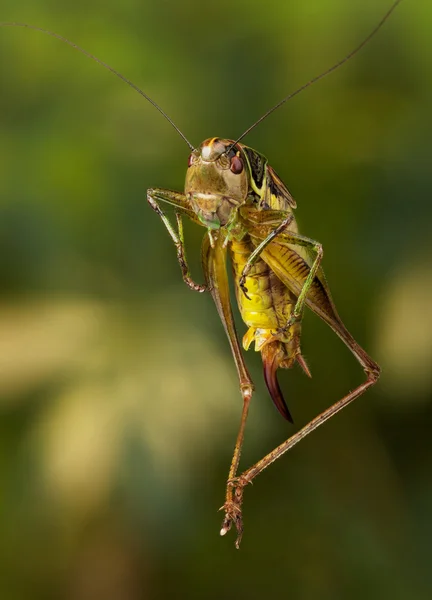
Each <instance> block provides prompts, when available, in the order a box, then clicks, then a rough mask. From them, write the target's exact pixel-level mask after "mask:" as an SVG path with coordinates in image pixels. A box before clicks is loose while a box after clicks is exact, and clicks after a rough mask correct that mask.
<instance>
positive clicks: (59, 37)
mask: <svg viewBox="0 0 432 600" xmlns="http://www.w3.org/2000/svg"><path fill="white" fill-rule="evenodd" d="M0 27H27V29H34V30H35V31H41V32H42V33H46V34H47V35H50V36H52V37H55V38H57V39H58V40H60V41H62V42H65V43H66V44H69V46H72V48H75V50H78V51H79V52H82V54H85V56H87V57H88V58H91V59H92V60H94V61H96V62H97V63H98V64H100V65H101V66H102V67H104V68H105V69H108V71H111V73H114V75H116V76H117V77H119V78H120V79H121V80H122V81H124V82H125V83H127V84H128V85H130V87H131V88H133V89H134V90H135V91H136V92H138V94H140V95H141V96H143V97H144V98H145V99H146V100H148V101H149V102H150V104H153V106H154V107H155V108H156V110H158V111H159V112H160V113H161V115H162V116H164V117H165V119H166V120H167V121H168V123H170V124H171V125H172V126H173V127H174V129H175V130H176V131H177V133H178V134H179V135H180V136H181V137H182V138H183V139H184V141H185V142H186V144H187V145H188V146H189V148H190V149H191V150H194V147H193V145H192V144H191V143H190V142H189V140H188V139H187V137H186V136H185V135H184V133H183V132H182V131H180V129H179V128H178V127H177V125H176V124H175V123H174V121H173V120H172V119H171V118H170V117H169V116H168V115H167V114H166V112H165V111H163V110H162V108H161V107H160V106H159V104H156V102H155V101H154V100H152V99H151V98H150V96H147V94H146V93H145V92H143V91H142V90H141V89H140V88H139V87H138V86H137V85H135V84H134V83H132V81H130V80H129V79H128V78H127V77H125V76H124V75H122V74H121V73H119V72H118V71H116V70H115V69H113V67H110V66H109V65H107V63H105V62H103V60H100V58H97V56H94V55H93V54H91V53H90V52H87V50H84V49H83V48H81V47H80V46H78V45H77V44H74V42H71V41H70V40H68V39H67V38H65V37H63V36H62V35H59V34H58V33H54V32H53V31H49V30H48V29H42V28H41V27H36V26H35V25H28V24H27V23H9V22H0Z"/></svg>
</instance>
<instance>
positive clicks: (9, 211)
mask: <svg viewBox="0 0 432 600" xmlns="http://www.w3.org/2000/svg"><path fill="white" fill-rule="evenodd" d="M389 4H390V0H382V1H381V0H380V1H379V2H377V0H350V2H346V1H345V0H307V1H306V0H301V1H300V0H289V1H287V0H268V1H267V2H265V3H263V2H261V0H237V2H231V1H229V0H218V1H217V2H205V3H204V2H199V0H184V1H182V2H178V1H175V0H158V1H156V0H147V1H146V0H124V1H123V2H121V3H117V2H111V1H105V2H100V1H97V0H86V1H85V2H84V1H82V0H76V1H75V2H73V3H72V2H63V3H61V4H60V3H57V2H53V1H52V0H43V1H42V0H39V1H38V2H34V1H30V0H20V2H19V3H17V2H16V0H3V1H2V4H1V11H0V17H1V20H4V21H7V20H14V21H26V22H29V23H32V24H35V25H39V26H41V27H46V28H49V29H52V30H54V31H56V32H58V33H60V34H63V35H65V36H66V37H69V38H70V39H72V40H73V41H75V42H76V43H78V44H80V45H81V46H83V47H84V48H86V49H87V50H89V51H91V52H93V53H94V54H96V55H97V56H98V57H100V58H102V59H103V60H105V61H106V62H108V63H109V64H111V65H112V66H114V67H115V68H117V69H118V70H119V71H121V72H122V73H123V74H124V75H126V76H127V77H129V78H130V79H131V80H132V81H134V82H135V83H136V84H137V85H139V86H141V87H143V88H144V89H145V91H146V92H147V93H148V94H149V95H150V96H151V97H152V98H154V99H155V100H156V101H157V102H158V103H160V105H161V106H162V107H163V108H164V109H165V110H166V111H167V112H168V113H169V114H170V116H172V118H173V119H174V120H175V122H176V123H177V124H178V125H179V127H180V128H182V129H183V130H184V132H185V134H186V136H187V137H188V138H189V139H190V140H191V141H192V142H193V143H194V144H199V143H200V141H201V140H203V139H205V138H207V137H210V136H216V135H219V136H224V137H230V138H232V137H236V136H238V135H239V134H240V133H241V132H242V131H243V130H244V129H246V127H248V126H249V125H250V124H251V122H253V121H254V120H255V119H256V118H257V117H259V116H260V115H261V114H262V113H263V112H264V111H265V110H266V109H267V108H269V107H270V106H271V105H272V104H273V103H275V102H276V101H278V100H279V99H280V98H281V97H283V96H284V95H285V94H287V93H288V92H289V91H292V90H294V89H295V88H297V87H298V86H300V85H301V84H303V83H304V82H305V81H307V80H308V79H310V78H311V77H312V76H314V75H316V74H317V73H319V72H321V71H322V70H324V69H326V68H328V67H329V66H330V65H332V64H333V63H334V62H336V61H337V60H338V59H340V58H341V57H342V56H344V55H345V54H347V53H348V52H349V51H350V50H351V49H352V48H353V47H355V45H356V44H358V43H359V41H360V40H361V39H362V38H363V37H365V35H366V34H367V33H369V32H370V30H371V29H372V27H373V26H374V25H375V24H376V23H377V22H378V20H379V19H380V18H381V16H382V15H383V13H384V12H385V11H386V10H387V9H388V7H389ZM431 27H432V5H431V4H430V2H427V1H426V0H406V1H405V2H403V3H402V4H401V5H400V7H399V8H398V10H397V11H396V12H395V13H394V15H393V16H392V18H391V20H390V21H389V22H388V23H387V24H386V26H385V27H384V28H383V29H382V30H381V32H380V33H379V35H378V36H377V37H376V38H375V39H374V41H373V42H371V44H370V45H369V46H368V47H367V48H366V49H365V50H364V51H363V52H362V53H361V54H360V55H358V56H357V57H356V58H355V59H354V60H352V61H351V62H350V63H349V64H347V65H346V66H345V67H343V69H341V70H339V71H337V72H336V73H334V74H332V75H331V76H330V77H328V78H326V79H325V80H324V81H321V82H320V83H319V84H317V85H315V86H313V87H312V88H310V89H308V90H307V91H306V92H305V93H303V94H301V95H300V96H298V97H297V98H295V99H294V100H292V101H291V102H290V103H289V104H288V105H286V106H285V107H284V108H283V109H281V110H279V111H278V112H277V113H275V114H274V115H272V116H271V117H270V118H269V119H268V120H267V121H266V122H265V123H263V124H262V125H261V126H260V127H259V128H257V129H256V130H255V131H254V132H253V133H252V134H251V135H250V136H249V137H248V138H247V140H245V141H246V142H247V143H248V144H249V145H251V146H252V147H255V148H257V149H259V150H260V151H261V152H263V153H264V154H266V155H267V156H268V158H269V159H270V163H271V164H272V165H273V166H274V167H275V169H276V170H277V171H278V172H279V174H280V175H281V176H282V178H283V179H284V181H285V182H286V183H287V185H288V187H289V188H290V190H291V191H292V193H293V196H294V197H295V198H296V200H297V203H298V210H297V217H298V221H299V224H300V228H301V231H302V232H303V233H305V234H306V235H308V236H311V237H313V238H315V239H317V240H320V241H321V242H322V243H323V246H324V249H325V253H324V266H325V269H326V272H327V276H328V279H329V282H330V285H331V288H332V290H333V295H334V298H335V300H336V303H337V305H338V307H339V311H340V313H341V315H342V317H343V319H344V320H345V322H346V324H347V326H348V328H349V329H350V330H351V331H352V333H353V334H354V336H355V337H356V338H357V340H358V341H359V343H361V344H362V345H363V346H364V347H365V348H366V349H367V350H368V351H369V352H370V353H371V355H372V356H373V357H374V358H376V360H378V361H379V362H380V363H381V365H382V367H383V376H382V380H381V381H380V383H379V385H378V386H377V387H376V389H374V390H372V391H370V392H369V393H367V394H366V395H365V396H364V397H363V398H362V399H361V400H360V401H358V402H357V403H355V404H354V405H352V406H351V407H350V408H349V409H347V410H346V411H344V412H343V413H341V414H340V415H338V416H337V418H335V419H334V420H333V421H331V422H330V423H328V424H327V425H326V426H325V427H323V428H322V430H319V431H318V432H316V433H315V434H314V435H313V436H311V437H310V438H308V439H307V441H304V442H302V443H301V444H300V445H299V446H297V447H296V448H295V449H294V450H293V451H292V452H291V453H290V454H289V456H286V457H284V458H283V459H282V460H280V461H279V462H278V463H276V464H275V465H274V466H273V467H272V468H271V469H269V470H268V471H266V472H265V473H264V474H263V475H262V476H261V477H259V478H258V479H257V481H256V483H255V485H254V486H253V487H252V486H251V487H250V488H248V489H247V490H246V492H245V509H244V518H245V527H246V530H245V535H244V539H243V544H242V547H241V550H240V552H238V551H236V550H235V549H234V536H233V535H230V536H227V537H226V538H225V539H223V538H222V539H221V538H220V537H219V535H218V532H219V528H220V522H221V517H222V515H221V513H218V512H217V509H218V508H219V506H220V505H221V504H222V503H223V497H224V486H225V478H226V475H227V470H228V465H229V462H230V458H231V452H232V449H233V444H234V438H235V435H236V431H237V426H238V422H239V417H240V412H241V398H240V394H239V392H238V387H237V380H236V373H235V369H234V365H233V361H232V358H231V355H230V350H229V346H228V343H227V340H226V338H225V334H224V331H223V328H222V326H221V324H220V322H219V320H218V317H217V314H216V310H215V307H214V306H213V304H212V300H211V298H210V296H208V295H199V294H194V293H192V292H191V291H190V290H189V289H187V288H186V286H185V285H184V284H183V282H182V280H181V275H180V271H179V268H178V265H177V261H176V257H175V251H174V248H173V247H172V244H171V241H170V239H169V237H168V235H167V233H166V231H165V229H164V227H163V225H162V223H161V222H160V221H159V219H158V217H157V216H156V215H155V214H154V213H153V212H152V211H151V210H150V209H149V207H148V206H147V204H146V201H145V191H146V188H148V187H152V186H159V187H167V188H174V189H179V190H180V189H182V186H183V181H184V175H185V169H186V163H187V157H188V148H187V147H186V145H185V144H184V143H183V142H182V140H181V139H180V138H179V137H178V136H177V135H176V134H175V132H174V131H173V130H172V129H171V127H170V126H169V124H168V123H166V122H165V121H164V120H163V119H162V117H161V116H160V115H159V114H158V113H157V112H156V111H155V110H154V109H153V108H152V107H151V106H150V105H149V104H148V103H146V102H145V101H144V100H143V99H142V98H141V97H140V96H138V94H136V93H135V92H134V91H133V90H131V89H130V88H129V87H128V86H126V85H125V84H123V83H122V82H121V81H119V80H118V79H116V78H115V77H113V76H112V75H110V74H109V73H108V72H106V71H104V70H103V69H102V68H101V67H99V66H98V65H96V64H95V63H94V62H92V61H90V60H88V59H86V58H85V57H83V56H82V55H80V54H79V53H77V52H75V51H73V50H72V49H71V48H70V47H68V46H66V45H65V44H62V43H60V42H59V41H57V40H55V39H52V38H49V37H47V36H44V35H43V34H40V33H38V32H34V31H29V30H24V29H17V28H15V29H14V28H1V29H0V64H1V68H0V86H1V94H0V190H1V213H0V277H1V304H0V308H1V310H0V396H1V405H0V411H1V419H0V490H1V491H0V596H1V598H4V599H5V600H24V599H28V598H31V599H32V600H38V599H47V598H53V599H54V598H62V599H66V600H93V599H95V600H97V599H99V598H103V599H104V600H138V599H143V598H149V599H153V598H177V597H178V598H215V599H216V598H218V599H219V598H225V599H230V598H236V599H239V598H251V599H252V598H262V597H272V598H273V597H278V598H280V597H289V598H291V599H292V600H294V599H295V600H297V599H299V600H309V599H315V598H320V599H329V600H330V599H331V600H339V599H340V600H342V599H343V600H345V599H346V598H350V599H351V600H356V599H362V600H363V599H364V598H369V599H372V600H373V599H380V600H382V599H383V598H391V599H392V600H397V599H403V600H406V599H407V598H409V599H410V600H411V599H416V600H421V599H423V598H424V599H426V598H428V599H429V598H430V597H431V594H432V569H431V551H432V549H431V536H432V478H431V466H432V435H431V430H432V403H431V396H432V393H431V392H432V371H431V365H432V311H431V306H432V271H431V266H430V265H431V258H432V241H431V233H432V228H431V225H432V219H431V217H432V203H431V190H432V169H431V159H432V152H431V139H432V119H431V109H430V107H431V102H432V42H431V36H430V32H431ZM202 235H203V230H202V229H201V228H199V227H197V226H193V225H191V226H188V227H187V228H186V236H187V244H188V250H189V257H190V262H191V265H192V270H193V274H194V277H195V279H197V280H202V275H201V271H200V258H199V256H200V242H201V238H202ZM238 329H239V332H240V334H241V335H243V332H244V330H245V328H244V326H243V325H242V323H241V322H240V320H239V321H238ZM303 349H304V354H305V356H306V357H307V359H308V362H309V364H310V368H311V370H312V373H313V379H312V380H311V381H309V380H308V379H307V378H306V377H305V376H304V375H303V374H302V373H301V372H300V369H294V370H293V371H290V372H283V373H282V374H281V378H280V379H281V385H282V387H283V389H284V392H285V395H286V397H287V400H288V401H289V406H290V409H291V411H292V413H293V415H294V418H295V421H296V427H300V426H302V425H303V424H305V423H306V422H307V421H308V420H309V419H311V418H312V417H313V416H315V415H316V414H317V413H318V412H319V411H321V410H323V409H324V408H325V407H327V406H328V405H330V404H331V403H333V402H334V401H336V400H337V399H338V398H340V397H341V396H342V395H344V394H345V393H346V392H347V391H348V390H349V389H352V388H353V387H355V386H356V385H358V383H359V382H360V381H362V377H363V374H362V371H361V369H360V368H359V366H358V365H357V364H356V362H355V360H354V359H353V357H352V356H351V354H350V352H349V351H348V350H347V349H346V348H345V347H344V346H343V345H342V343H341V342H340V341H339V340H338V339H337V338H336V336H335V335H334V334H333V333H332V332H331V331H330V330H329V329H328V328H326V326H325V325H323V324H322V323H321V322H320V321H319V319H318V318H316V317H315V316H314V315H312V314H307V315H306V317H305V323H304V336H303ZM247 362H248V365H249V367H250V369H251V373H252V375H253V377H254V380H255V382H256V387H257V391H256V395H255V397H254V400H253V405H252V411H251V416H250V423H249V428H248V431H247V437H246V444H245V450H244V454H243V457H242V459H243V460H242V464H243V466H244V467H246V466H249V465H250V464H252V463H253V462H254V461H255V460H257V459H258V458H259V457H261V456H262V455H263V454H264V453H266V452H267V451H269V450H270V449H271V448H272V447H273V446H275V445H276V444H278V443H280V442H281V441H282V440H283V439H285V438H286V437H288V436H289V435H290V434H292V433H293V431H294V429H293V428H292V427H291V426H290V425H289V424H287V423H286V422H284V421H283V420H282V419H281V418H280V416H279V415H278V413H277V412H276V411H275V410H274V407H273V405H272V403H271V401H270V399H269V397H268V394H267V392H266V390H265V389H264V385H263V382H262V375H261V364H260V358H259V355H257V354H255V353H254V352H253V351H251V352H249V353H248V354H247Z"/></svg>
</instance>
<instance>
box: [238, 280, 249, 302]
mask: <svg viewBox="0 0 432 600" xmlns="http://www.w3.org/2000/svg"><path fill="white" fill-rule="evenodd" d="M240 287H241V290H242V292H243V294H244V295H245V296H246V298H247V299H248V300H250V296H248V289H247V287H246V286H245V284H244V281H243V282H242V280H241V279H240Z"/></svg>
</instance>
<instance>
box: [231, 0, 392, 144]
mask: <svg viewBox="0 0 432 600" xmlns="http://www.w3.org/2000/svg"><path fill="white" fill-rule="evenodd" d="M401 2H402V0H396V2H394V3H393V5H392V6H391V8H390V9H389V10H388V11H387V12H386V14H385V15H384V16H383V18H382V19H381V21H380V22H379V23H378V25H376V26H375V28H374V29H373V30H372V31H371V33H370V34H369V35H368V36H367V37H366V38H365V39H364V40H363V41H362V42H361V44H360V45H359V46H357V47H356V48H355V49H354V50H352V51H351V52H350V53H349V54H347V55H346V56H345V58H343V59H342V60H340V61H339V62H337V63H336V64H334V65H333V66H332V67H330V68H329V69H327V70H326V71H324V72H323V73H320V74H319V75H316V76H315V77H313V78H312V79H311V80H310V81H308V82H307V83H305V84H304V85H302V86H301V87H299V88H298V89H297V90H296V91H295V92H291V93H290V94H288V96H285V98H282V100H280V101H279V102H278V103H277V104H275V105H274V106H273V107H272V108H270V109H269V110H268V111H267V112H266V113H264V114H263V115H262V117H260V118H259V119H258V120H257V121H255V123H254V124H253V125H251V126H250V127H248V128H247V129H246V131H245V132H244V133H242V134H241V136H240V137H239V138H237V139H236V141H235V142H234V143H233V144H232V145H231V146H230V148H229V149H228V150H227V152H229V151H230V150H231V149H232V148H233V147H234V146H235V144H237V143H238V142H240V140H242V139H243V138H244V137H246V136H247V135H248V134H249V133H250V132H251V131H252V129H255V127H256V126H257V125H259V124H260V123H262V121H264V119H267V117H268V116H269V115H271V114H272V113H273V112H274V111H275V110H277V109H278V108H279V107H280V106H282V104H285V102H287V101H288V100H291V98H294V96H297V94H300V92H302V91H303V90H305V89H306V88H308V87H309V86H310V85H312V84H313V83H316V82H317V81H319V80H320V79H323V78H324V77H326V76H327V75H330V73H333V71H336V69H339V67H341V66H342V65H343V64H345V63H346V62H348V61H349V60H350V59H351V58H352V57H353V56H355V55H356V54H357V52H360V50H361V49H362V48H363V47H364V46H366V44H367V43H368V42H369V41H370V40H371V39H372V38H373V37H374V35H375V34H376V33H378V31H379V30H380V29H381V27H382V26H383V25H384V23H385V22H386V21H387V19H388V18H389V17H390V15H391V14H392V12H393V11H394V10H395V8H396V7H397V6H398V4H400V3H401Z"/></svg>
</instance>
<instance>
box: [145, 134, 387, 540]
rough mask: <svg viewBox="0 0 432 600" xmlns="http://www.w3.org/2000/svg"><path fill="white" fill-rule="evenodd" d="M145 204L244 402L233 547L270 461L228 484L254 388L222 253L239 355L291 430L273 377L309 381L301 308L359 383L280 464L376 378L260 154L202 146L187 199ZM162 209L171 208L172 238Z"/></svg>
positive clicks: (161, 198)
mask: <svg viewBox="0 0 432 600" xmlns="http://www.w3.org/2000/svg"><path fill="white" fill-rule="evenodd" d="M147 198H148V201H149V203H150V205H151V207H152V208H153V209H154V210H155V211H156V212H157V213H158V215H159V216H160V217H161V218H162V220H163V222H164V223H165V225H166V227H167V229H168V231H169V233H170V235H171V237H172V239H173V241H174V243H175V244H176V247H177V256H178V258H179V262H180V266H181V268H182V272H183V277H184V279H185V281H186V283H187V284H188V285H189V286H190V287H191V288H192V289H195V290H198V291H204V290H205V289H208V290H209V291H210V292H211V294H212V296H213V299H214V301H215V303H216V307H217V309H218V312H219V315H220V317H221V320H222V322H223V324H224V326H225V330H226V332H227V335H228V338H229V341H230V344H231V348H232V350H233V355H234V359H235V362H236V366H237V370H238V374H239V380H240V389H241V392H242V395H243V414H242V420H241V425H240V430H239V434H238V437H237V442H236V447H235V451H234V455H233V460H232V463H231V468H230V472H229V477H228V486H227V493H226V502H225V504H224V506H223V509H224V510H225V518H224V523H223V527H222V531H221V533H222V534H224V533H226V531H228V530H229V529H230V527H231V526H232V524H233V523H234V524H235V525H236V527H237V530H238V538H237V546H238V544H239V543H240V539H241V535H242V530H243V523H242V514H241V503H242V496H243V488H244V486H245V485H246V484H248V483H250V482H251V481H252V479H253V478H254V477H256V475H257V474H258V473H260V472H261V471H262V470H263V469H264V468H266V467H267V466H268V465H269V464H271V462H273V461H274V460H276V458H278V456H276V455H275V454H274V453H270V454H268V455H267V456H266V457H264V458H263V459H262V460H261V461H260V462H259V463H257V464H256V465H255V466H254V467H252V469H249V470H248V471H246V472H245V473H243V474H242V475H241V476H240V477H236V475H237V469H238V465H239V460H240V452H241V447H242V443H243V437H244V427H245V423H246V418H247V414H248V410H249V403H250V399H251V396H252V392H253V385H252V381H251V379H250V376H249V374H248V371H247V368H246V366H245V364H244V360H243V357H242V354H241V349H240V347H239V342H238V338H237V335H236V331H235V327H234V321H233V316H232V312H231V306H230V300H229V289H228V278H227V271H226V254H227V251H229V253H230V256H231V262H232V266H233V271H234V279H235V283H236V285H235V289H236V297H237V303H238V306H239V309H240V312H241V315H242V318H243V321H244V322H245V324H246V325H247V326H248V327H249V329H248V331H247V333H246V334H245V336H244V338H243V346H244V348H245V349H248V348H249V346H250V345H251V344H252V343H255V349H256V350H259V351H260V352H261V356H262V359H263V365H264V378H265V381H266V384H267V387H268V390H269V392H270V395H271V397H272V399H273V401H274V403H275V405H276V407H277V408H278V410H279V412H280V413H281V414H282V416H283V417H285V418H286V419H287V420H289V421H292V418H291V415H290V412H289V410H288V407H287V406H286V403H285V400H284V398H283V395H282V392H281V389H280V387H279V384H278V381H277V377H276V372H277V369H278V368H279V367H282V368H291V367H292V366H293V365H294V364H295V362H298V363H299V364H300V366H301V367H302V368H303V369H304V371H305V372H306V373H307V374H308V375H310V373H309V369H308V366H307V364H306V362H305V360H304V358H303V357H302V354H301V350H300V333H301V329H300V328H301V319H302V314H303V309H304V306H305V305H308V306H309V307H310V308H311V309H312V310H313V311H314V312H315V313H317V314H318V315H319V316H320V317H321V318H322V319H323V320H324V321H326V322H327V323H328V324H329V325H330V327H332V329H333V330H334V331H335V332H336V333H337V334H338V335H339V337H340V338H341V339H342V340H343V341H344V342H345V344H346V345H347V346H348V347H349V348H350V350H351V351H352V352H353V354H354V355H355V357H356V358H357V360H358V361H359V363H360V364H361V366H362V367H363V369H364V371H365V374H366V382H365V383H363V384H361V385H360V386H358V387H357V388H356V389H355V390H353V391H352V392H350V393H349V394H348V395H347V396H345V398H343V399H342V400H340V401H339V402H337V403H336V404H334V405H333V406H332V407H330V408H329V409H327V411H324V412H323V413H322V414H321V415H319V417H317V419H315V420H314V421H311V423H309V424H308V425H306V427H305V428H304V429H302V430H301V431H300V432H298V433H297V434H295V435H294V436H293V437H292V438H290V439H289V440H287V442H285V443H284V444H282V447H280V448H279V450H278V452H279V454H278V455H280V454H282V453H284V452H285V451H286V450H287V449H288V448H290V447H292V446H293V445H294V444H295V443H297V442H298V441H299V440H300V439H301V438H302V437H304V436H305V435H307V434H308V433H310V431H311V430H313V429H315V428H316V427H318V426H319V425H320V424H321V423H323V422H324V421H326V420H327V419H328V418H330V417H331V416H333V414H334V413H335V412H337V411H338V410H340V409H341V408H343V407H344V406H346V405H347V404H348V403H350V402H351V401H352V400H354V399H355V398H357V397H358V396H359V395H361V394H362V393H363V392H364V391H365V390H366V389H367V388H368V387H370V386H371V385H373V384H374V383H375V382H376V381H377V379H378V377H379V372H380V369H379V366H378V365H377V364H376V363H375V362H374V361H373V360H372V359H371V358H370V357H369V356H368V354H367V353H366V352H365V351H364V350H363V349H362V348H361V347H360V346H359V345H358V344H357V343H356V342H355V340H354V339H353V337H352V336H351V335H350V333H349V332H348V331H347V329H346V328H345V326H344V324H343V323H342V321H341V319H340V317H339V315H338V313H337V311H336V308H335V306H334V303H333V301H332V298H331V295H330V291H329V288H328V285H327V282H326V279H325V277H324V273H323V271H322V269H321V266H320V263H321V259H322V247H321V244H319V243H318V242H315V241H314V240H311V239H309V238H307V237H304V236H302V235H300V234H299V233H298V230H297V225H296V221H295V218H294V213H293V209H294V208H295V206H296V204H295V201H294V200H293V198H292V196H291V194H290V193H289V191H288V189H287V188H286V186H285V185H284V183H283V182H282V181H281V179H280V178H279V177H278V175H277V174H276V173H275V171H274V170H273V169H272V168H271V167H270V166H269V165H268V163H267V160H266V159H265V158H264V157H263V156H262V155H261V154H259V153H258V152H256V151H255V150H253V149H252V148H249V147H247V146H244V145H243V144H240V143H237V142H234V141H232V140H223V139H219V138H211V139H209V140H205V141H204V142H203V143H202V144H201V145H200V147H199V148H198V149H197V150H194V151H193V152H192V154H191V155H190V157H189V161H188V171H187V174H186V183H185V193H184V194H181V193H179V192H174V191H171V190H162V189H151V190H148V195H147ZM160 203H168V204H170V205H171V206H173V207H175V209H176V217H177V224H178V231H177V232H176V231H175V229H174V228H173V227H172V225H171V223H170V222H169V220H168V218H167V217H166V215H165V214H164V212H163V210H162V208H161V206H160ZM182 214H186V215H187V216H189V217H190V218H192V220H193V221H195V222H196V223H199V224H201V225H203V226H204V227H206V228H207V233H206V234H205V236H204V240H203V249H202V257H203V269H204V273H205V277H206V287H204V286H201V285H199V284H196V283H194V282H193V281H192V279H191V277H190V273H189V269H188V266H187V262H186V256H185V250H184V240H183V228H182V224H181V223H182V221H181V215H182Z"/></svg>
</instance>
